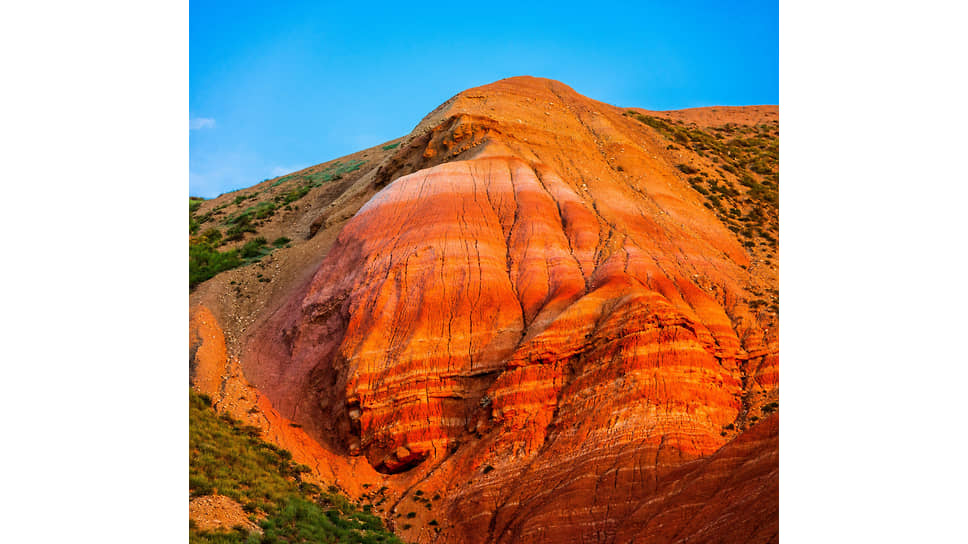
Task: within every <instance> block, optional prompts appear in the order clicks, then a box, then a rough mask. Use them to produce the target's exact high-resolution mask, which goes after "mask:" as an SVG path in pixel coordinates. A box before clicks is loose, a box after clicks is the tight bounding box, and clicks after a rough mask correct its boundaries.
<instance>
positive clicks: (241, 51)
mask: <svg viewBox="0 0 968 544" xmlns="http://www.w3.org/2000/svg"><path fill="white" fill-rule="evenodd" d="M589 6H591V7H589ZM189 25H190V30H189V35H190V43H189V48H190V49H189V55H190V59H189V62H190V64H189V71H190V74H189V77H190V79H189V86H190V89H189V108H190V111H189V117H190V122H189V128H190V139H189V141H190V144H189V145H190V176H189V179H190V181H189V184H190V188H189V189H190V193H191V194H192V195H195V196H203V197H214V196H217V195H219V194H221V193H224V192H227V191H232V190H235V189H239V188H243V187H248V186H250V185H253V184H255V183H257V182H259V181H261V180H263V179H266V178H270V177H274V176H278V175H281V174H284V173H288V172H292V171H294V170H297V169H300V168H304V167H306V166H310V165H313V164H317V163H320V162H324V161H327V160H330V159H333V158H336V157H339V156H342V155H346V154H348V153H352V152H354V151H357V150H360V149H363V148H366V147H370V146H373V145H376V144H379V143H381V142H384V141H386V140H391V139H393V138H397V137H399V136H403V135H405V134H407V133H409V132H410V131H411V130H412V129H413V127H414V126H415V125H416V124H417V123H418V122H419V121H420V119H421V118H422V117H423V116H424V115H426V114H427V113H429V112H430V111H431V110H433V109H434V108H435V107H436V106H437V105H439V104H440V103H441V102H444V101H445V100H447V99H448V98H450V97H451V96H453V95H454V94H456V93H458V92H460V91H462V90H464V89H467V88H470V87H475V86H478V85H483V84H486V83H490V82H492V81H496V80H499V79H503V78H505V77H511V76H516V75H533V76H540V77H547V78H551V79H557V80H559V81H562V82H563V83H566V84H567V85H569V86H571V87H572V88H574V89H575V90H576V91H578V92H579V93H581V94H584V95H586V96H589V97H591V98H594V99H596V100H601V101H603V102H607V103H610V104H615V105H617V106H638V107H643V108H648V109H678V108H688V107H696V106H711V105H747V104H777V103H778V102H779V77H778V69H779V52H778V4H777V2H776V1H773V2H629V3H627V5H626V4H625V3H608V2H595V3H588V2H567V1H560V2H552V3H536V2H523V1H518V2H506V3H503V2H495V1H490V2H482V3H470V2H464V3H453V2H452V3H441V4H439V5H438V4H434V3H428V2H420V3H409V2H392V3H386V4H382V3H380V2H367V3H349V2H347V3H339V4H335V3H334V4H333V5H330V4H329V3H325V2H247V1H240V2H208V1H198V0H191V2H190V20H189Z"/></svg>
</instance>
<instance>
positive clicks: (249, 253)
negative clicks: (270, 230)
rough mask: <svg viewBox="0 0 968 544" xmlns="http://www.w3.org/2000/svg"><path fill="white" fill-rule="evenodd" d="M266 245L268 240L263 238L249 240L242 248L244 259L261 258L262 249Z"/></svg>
mask: <svg viewBox="0 0 968 544" xmlns="http://www.w3.org/2000/svg"><path fill="white" fill-rule="evenodd" d="M265 245H266V239H265V238H263V237H262V236H260V237H258V238H255V239H252V240H249V241H248V242H246V243H245V245H244V246H242V251H241V254H242V258H243V259H252V258H254V257H259V256H261V255H262V249H263V247H264V246H265Z"/></svg>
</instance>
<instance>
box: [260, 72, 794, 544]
mask: <svg viewBox="0 0 968 544" xmlns="http://www.w3.org/2000/svg"><path fill="white" fill-rule="evenodd" d="M623 113H624V110H621V109H618V108H615V107H612V106H609V105H606V104H602V103H599V102H596V101H593V100H590V99H588V98H585V97H583V96H581V95H578V94H577V93H575V92H574V91H573V90H572V89H570V88H568V87H567V86H565V85H562V84H560V83H557V82H553V81H549V80H543V79H535V78H512V79H509V80H503V81H500V82H497V83H494V84H491V85H488V86H485V87H481V88H478V89H472V90H469V91H466V92H464V93H461V94H460V95H458V96H456V97H454V98H453V99H451V100H450V101H448V102H447V103H445V104H443V105H442V106H441V107H439V108H438V109H437V110H435V111H434V112H433V113H431V114H430V115H429V116H428V117H427V118H425V119H424V120H423V121H422V122H421V123H420V125H418V127H417V128H416V129H415V130H414V132H413V133H412V134H411V136H410V137H409V138H407V139H405V140H404V142H403V144H402V145H401V146H400V148H399V149H398V150H397V152H396V155H395V156H394V157H393V158H392V160H388V161H385V162H384V163H383V164H382V165H381V167H380V170H379V171H378V172H377V173H376V175H375V176H374V183H375V184H376V185H377V186H378V187H383V188H382V190H381V191H380V192H379V193H377V194H376V195H375V196H374V197H373V198H371V199H370V200H369V201H368V202H367V203H366V204H365V205H364V206H363V207H362V208H361V209H360V210H359V211H358V213H356V215H355V216H354V217H353V218H352V219H350V220H349V221H348V222H347V223H346V225H345V227H344V228H343V229H342V231H341V232H340V234H339V236H338V238H337V239H336V241H335V244H334V245H333V247H332V248H331V249H330V250H329V252H328V254H327V256H326V258H325V259H324V260H323V261H322V264H321V265H320V266H319V268H318V270H317V271H316V272H315V274H314V275H312V276H311V279H310V280H309V281H308V282H306V283H305V284H303V285H302V286H300V287H299V288H298V289H295V290H294V291H293V292H291V294H289V295H287V298H286V300H285V302H284V303H283V304H282V305H281V306H279V307H278V309H277V310H275V312H274V313H273V314H272V315H271V316H269V317H267V318H265V319H263V320H261V321H260V322H259V324H258V326H257V327H256V328H255V330H252V331H249V332H248V335H247V337H248V342H247V344H246V347H245V350H244V351H243V353H242V357H241V362H242V367H243V369H244V372H245V375H246V377H247V378H248V379H249V381H251V382H252V383H253V384H254V385H255V386H256V387H257V388H258V389H259V390H260V391H261V392H262V393H263V394H265V395H266V396H267V397H268V399H269V400H270V401H271V402H272V405H273V406H274V408H275V409H277V410H278V411H279V412H280V413H282V414H284V415H285V416H286V417H288V418H290V419H292V420H293V421H296V422H298V423H299V424H300V425H301V426H302V427H303V429H304V430H305V431H306V432H307V433H308V434H309V436H311V437H313V438H314V439H316V440H317V441H318V442H319V443H320V444H321V445H322V446H323V447H324V448H325V449H327V450H328V451H329V452H331V453H333V454H335V455H336V456H337V457H339V456H342V457H345V458H350V457H352V456H363V457H365V459H366V461H367V462H368V463H369V465H371V466H372V467H374V468H376V469H377V471H379V472H382V473H383V474H385V476H382V478H383V485H386V486H387V487H388V488H389V489H390V490H391V492H392V493H395V494H396V495H395V497H396V502H395V503H394V504H392V505H389V507H390V508H389V510H388V511H387V514H388V515H389V517H390V520H391V521H392V522H395V524H396V526H397V529H398V530H402V531H403V535H404V536H405V538H409V539H413V540H418V541H421V542H430V541H439V542H587V541H590V540H594V541H601V542H646V541H647V542H678V541H685V540H690V541H703V542H720V541H721V542H768V541H771V540H775V539H776V538H777V514H776V513H777V504H776V500H777V470H776V466H777V465H776V464H777V417H776V416H774V417H772V418H769V419H767V420H765V421H763V422H761V423H759V424H758V425H755V426H753V427H752V428H749V427H750V418H749V417H748V416H749V415H750V414H753V413H760V412H759V410H760V408H761V406H762V405H763V403H764V402H765V400H766V399H774V398H776V393H777V391H776V389H777V371H776V369H777V359H778V357H777V349H778V348H777V342H776V339H777V331H776V326H775V315H767V314H765V313H764V312H758V311H754V310H753V309H751V307H750V305H749V304H748V302H749V301H750V300H751V298H752V295H751V293H752V292H755V291H760V290H763V289H770V290H772V289H774V288H775V287H776V285H775V274H774V275H772V276H770V275H765V276H764V275H763V274H759V275H753V274H751V273H750V271H749V268H750V265H751V258H750V257H749V256H748V254H747V252H746V250H745V249H744V247H743V246H742V245H741V244H740V243H739V241H738V240H737V238H736V236H735V235H734V234H733V232H731V231H730V230H728V229H727V228H726V227H725V226H724V225H723V224H722V223H721V222H720V220H718V219H717V217H716V216H715V215H714V213H713V212H711V211H710V210H708V209H707V208H706V207H705V206H704V205H703V202H704V201H703V198H702V196H701V195H700V194H699V193H697V192H696V191H695V190H694V189H692V188H691V187H690V186H689V185H688V184H687V183H686V182H685V179H684V176H683V175H682V173H681V172H680V171H679V170H677V169H676V165H677V164H679V163H681V162H683V160H684V159H683V157H682V151H676V150H671V149H669V148H670V147H672V146H668V145H667V144H668V142H667V141H666V140H664V139H663V138H662V137H661V136H659V135H658V134H657V133H656V132H655V131H653V130H652V129H651V128H649V127H648V126H646V125H644V124H642V123H639V122H638V121H635V120H634V119H631V118H630V117H628V116H625V115H623ZM693 159H695V160H700V159H698V158H695V157H690V158H689V160H693ZM746 429H749V430H746ZM744 430H745V432H743V431H744ZM418 490H419V491H421V493H420V494H417V493H416V492H417V491H418ZM421 495H426V496H429V495H439V498H438V499H437V500H436V501H433V502H431V501H427V503H426V507H424V506H421V505H422V504H424V503H423V501H422V500H420V497H421ZM415 498H416V499H417V502H413V501H414V500H415ZM408 501H410V502H408ZM411 511H413V512H414V515H413V516H409V515H408V518H411V519H408V518H402V519H400V520H397V519H396V518H397V517H398V516H401V515H402V514H405V513H406V514H409V512H411ZM431 519H433V520H434V521H435V523H434V524H429V522H430V520H431ZM405 527H406V528H405Z"/></svg>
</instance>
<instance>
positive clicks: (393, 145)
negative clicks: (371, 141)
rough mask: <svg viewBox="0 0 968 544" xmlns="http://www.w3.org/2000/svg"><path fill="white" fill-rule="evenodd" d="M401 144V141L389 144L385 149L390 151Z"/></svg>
mask: <svg viewBox="0 0 968 544" xmlns="http://www.w3.org/2000/svg"><path fill="white" fill-rule="evenodd" d="M399 145H400V142H397V143H395V144H387V145H385V146H383V150H384V151H390V150H391V149H396V147H397V146H399Z"/></svg>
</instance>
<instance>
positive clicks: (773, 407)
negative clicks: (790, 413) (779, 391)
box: [762, 401, 780, 414]
mask: <svg viewBox="0 0 968 544" xmlns="http://www.w3.org/2000/svg"><path fill="white" fill-rule="evenodd" d="M779 409H780V403H779V402H777V401H773V402H771V403H769V404H767V405H765V406H763V410H762V412H763V413H764V414H772V413H773V412H775V411H777V410H779Z"/></svg>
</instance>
